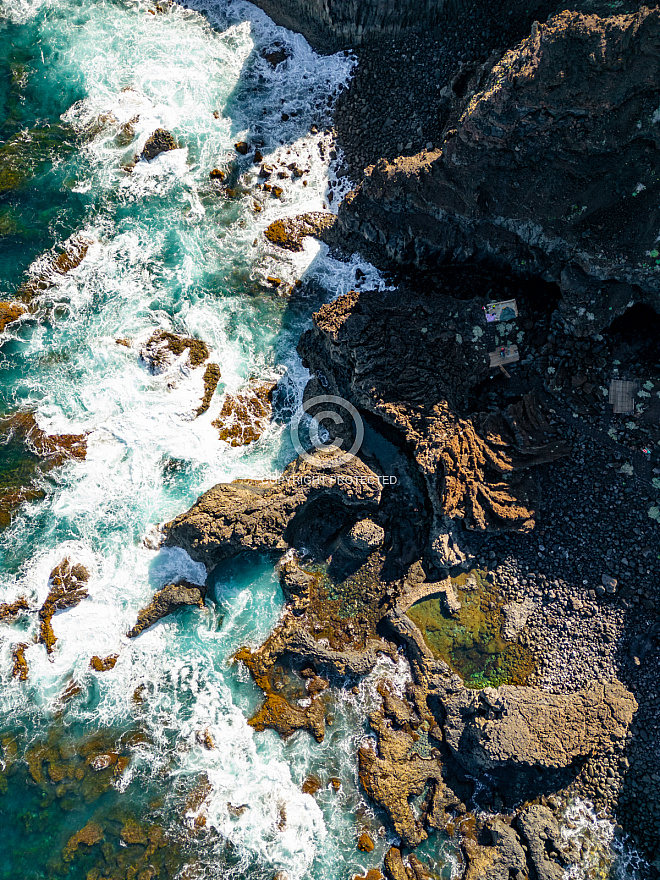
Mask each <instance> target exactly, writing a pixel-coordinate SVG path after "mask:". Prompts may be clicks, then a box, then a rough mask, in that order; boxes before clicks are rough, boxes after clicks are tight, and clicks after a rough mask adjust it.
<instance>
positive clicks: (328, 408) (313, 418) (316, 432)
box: [289, 394, 364, 468]
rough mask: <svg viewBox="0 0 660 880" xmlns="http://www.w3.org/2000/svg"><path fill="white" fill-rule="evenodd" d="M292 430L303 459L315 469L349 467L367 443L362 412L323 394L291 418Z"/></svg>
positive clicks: (298, 451) (340, 399) (293, 438)
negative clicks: (365, 442) (347, 465)
mask: <svg viewBox="0 0 660 880" xmlns="http://www.w3.org/2000/svg"><path fill="white" fill-rule="evenodd" d="M289 430H290V432H291V441H292V443H293V446H294V448H295V450H296V452H297V453H298V455H299V456H300V458H302V459H303V460H304V461H306V462H308V463H309V464H311V465H313V466H314V467H324V468H325V467H328V466H330V467H341V466H342V465H345V464H348V462H349V461H351V460H352V459H353V458H355V456H356V455H357V453H358V452H359V451H360V447H361V446H362V441H363V440H364V423H363V421H362V417H361V416H360V413H359V412H358V411H357V409H356V408H355V407H354V406H353V404H352V403H349V402H348V400H344V398H343V397H338V396H337V395H335V394H321V395H319V396H318V397H312V398H310V399H309V400H306V401H304V402H303V405H302V406H301V407H300V409H299V410H298V411H297V412H296V413H295V414H294V416H293V418H292V419H291V425H290V429H289ZM322 433H323V436H322ZM306 440H307V441H308V442H305V441H306ZM349 444H350V445H349ZM318 452H321V453H324V455H323V457H319V456H318V455H315V454H314V453H318Z"/></svg>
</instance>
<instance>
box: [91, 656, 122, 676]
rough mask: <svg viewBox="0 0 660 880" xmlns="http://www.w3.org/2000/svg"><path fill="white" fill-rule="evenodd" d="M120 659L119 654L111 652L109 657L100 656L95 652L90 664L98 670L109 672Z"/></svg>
mask: <svg viewBox="0 0 660 880" xmlns="http://www.w3.org/2000/svg"><path fill="white" fill-rule="evenodd" d="M118 659H119V654H109V655H108V656H107V657H98V656H97V655H96V654H95V655H94V656H93V657H92V659H91V660H90V661H89V665H90V667H91V668H92V669H94V670H95V671H96V672H107V671H108V670H109V669H114V668H115V663H116V662H117V660H118Z"/></svg>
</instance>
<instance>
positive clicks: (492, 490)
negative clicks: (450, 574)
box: [298, 290, 567, 567]
mask: <svg viewBox="0 0 660 880" xmlns="http://www.w3.org/2000/svg"><path fill="white" fill-rule="evenodd" d="M482 306H483V301H481V300H479V299H478V298H475V299H474V300H469V301H464V302H457V301H456V300H454V299H452V298H450V297H448V296H444V295H441V294H438V293H435V294H428V295H421V294H413V293H406V292H404V291H402V290H395V291H390V292H388V291H372V290H364V291H361V292H356V291H351V292H350V293H348V294H346V295H344V296H341V297H339V298H338V299H337V300H335V301H334V302H332V303H329V304H328V305H324V306H323V307H322V308H321V309H320V310H319V312H318V313H317V314H315V315H314V326H313V328H312V329H311V330H309V331H307V332H306V333H305V334H304V335H303V336H302V338H301V340H300V343H299V346H298V350H299V352H300V354H301V355H302V357H303V358H304V361H305V363H306V364H307V365H308V366H309V368H310V369H311V370H312V371H314V372H315V373H316V374H317V376H318V378H317V379H316V380H313V382H314V381H315V382H316V384H315V385H314V386H313V387H314V388H315V389H316V388H317V387H318V383H319V382H320V385H321V387H322V389H323V390H324V392H325V393H326V394H332V395H338V396H340V397H343V398H345V399H346V400H348V401H350V402H351V403H352V404H353V405H354V406H356V407H357V408H358V409H359V410H362V411H366V412H367V413H370V414H372V415H373V416H375V417H377V418H378V420H379V421H380V422H381V423H382V424H383V425H384V430H386V431H389V432H390V433H391V434H393V436H395V437H396V438H397V442H398V443H400V444H402V445H403V446H404V447H405V448H406V449H407V450H409V451H410V452H411V453H412V455H413V457H414V461H415V463H416V465H417V468H418V469H419V471H420V472H421V474H422V475H423V478H424V481H425V483H426V488H427V494H428V498H429V501H430V503H431V506H432V510H433V522H432V525H431V534H430V540H429V546H430V551H431V553H432V554H433V556H434V558H435V560H436V562H437V564H438V565H439V566H441V567H450V566H452V565H455V564H457V563H460V562H462V561H464V559H465V555H464V552H463V550H462V549H461V539H460V536H459V534H458V530H457V524H458V523H462V524H463V525H464V526H465V527H466V528H468V529H475V530H485V529H489V530H495V531H498V530H506V529H516V530H523V531H524V530H528V529H530V528H532V527H533V523H534V516H535V509H536V504H537V499H536V498H535V492H534V487H533V485H532V484H531V482H530V481H529V480H528V479H526V477H525V471H526V470H527V468H529V467H530V466H531V465H535V464H539V463H542V462H547V461H551V460H553V459H554V458H557V457H559V456H561V455H564V454H566V452H567V448H566V446H565V445H564V444H563V443H562V442H561V441H560V440H559V439H558V438H557V437H553V435H552V431H551V429H550V425H549V424H548V423H547V422H546V420H545V418H544V417H543V415H542V413H541V412H540V411H539V409H538V407H537V405H536V402H535V400H534V398H533V397H532V396H529V395H528V396H526V397H525V398H523V400H522V401H521V402H520V403H519V404H516V405H515V406H510V407H509V408H508V409H507V410H506V411H505V412H500V413H497V414H488V415H481V414H476V415H473V416H471V417H465V418H464V417H461V416H459V414H458V410H459V408H460V407H462V406H464V405H465V402H466V396H467V394H468V392H469V391H470V389H471V388H472V387H474V386H475V385H476V384H477V382H478V381H480V380H481V379H483V378H485V377H486V376H487V375H488V366H487V345H488V343H487V336H486V335H485V333H484V330H483V327H484V326H485V322H484V318H483V311H482ZM310 384H311V383H310ZM306 393H307V392H306ZM310 393H311V392H310ZM314 393H316V391H315V392H314ZM312 414H313V413H312ZM324 424H325V423H324ZM326 427H328V429H330V430H336V425H334V424H333V423H332V422H328V423H327V425H326Z"/></svg>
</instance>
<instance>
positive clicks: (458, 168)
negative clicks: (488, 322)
mask: <svg viewBox="0 0 660 880" xmlns="http://www.w3.org/2000/svg"><path fill="white" fill-rule="evenodd" d="M459 92H460V94H461V97H460V98H459V97H458V96H457V95H455V107H454V110H453V112H452V113H451V115H450V121H449V123H448V124H447V126H446V128H445V132H444V137H443V142H442V144H441V148H440V149H438V150H434V151H430V152H422V153H420V154H418V155H417V156H413V157H403V158H399V159H397V160H395V161H393V162H387V161H384V160H382V161H381V162H379V163H378V164H376V165H375V166H373V167H371V168H370V169H367V174H366V176H365V179H364V181H363V182H362V183H361V185H360V186H359V187H358V189H357V191H355V192H354V193H353V194H352V195H350V196H349V197H348V198H347V199H346V200H345V203H344V205H343V206H342V209H341V210H340V217H339V222H340V226H341V228H342V229H343V231H344V232H345V233H346V234H347V236H348V237H350V239H351V242H352V246H353V247H355V237H356V234H357V235H358V236H360V237H362V239H363V240H365V242H369V243H372V244H376V245H377V246H378V247H379V248H380V249H381V250H382V251H383V252H384V253H385V255H386V256H387V257H389V258H390V259H393V260H395V261H398V262H400V263H403V264H411V265H416V266H419V267H429V266H435V265H438V264H441V263H444V262H450V261H453V262H455V261H471V260H475V259H476V260H482V261H484V262H488V263H491V264H496V265H501V266H506V267H507V268H508V269H513V270H514V271H515V272H517V273H520V274H523V275H536V276H541V277H544V278H545V279H546V280H548V281H555V282H557V283H558V284H559V285H560V287H561V290H562V292H563V300H562V302H561V305H560V309H561V312H562V314H563V316H564V317H565V318H566V320H567V321H569V323H570V324H571V325H572V326H573V328H574V329H575V330H576V332H578V333H584V334H587V333H597V332H598V331H599V330H601V329H603V328H604V327H606V326H608V325H609V323H611V321H612V320H613V319H614V318H615V317H616V316H617V315H619V314H621V313H622V312H623V311H625V309H626V308H628V307H629V306H630V305H631V304H632V303H634V302H640V301H641V302H646V303H647V304H648V305H650V306H652V307H653V308H655V309H656V310H658V311H660V273H659V272H658V265H657V264H656V260H657V259H658V248H657V236H658V234H659V233H660V176H659V175H658V171H659V169H660V112H659V110H660V10H658V9H657V8H656V9H653V10H649V9H648V8H646V7H642V8H641V9H640V10H639V11H638V12H637V13H635V14H631V15H619V16H612V17H609V18H600V17H598V16H595V15H583V14H579V13H577V12H563V13H561V14H560V15H558V16H556V17H555V18H553V19H551V20H550V21H549V22H548V23H546V24H542V25H539V24H538V23H535V24H534V26H533V27H532V33H531V35H530V36H529V37H528V38H527V39H526V40H524V41H523V42H522V43H521V44H520V45H519V46H517V47H516V48H515V49H513V50H511V51H509V52H507V53H506V54H505V55H504V57H502V58H501V59H500V60H497V57H494V58H493V59H491V61H490V62H488V63H486V64H485V65H483V66H481V67H480V68H479V69H477V70H476V71H475V72H474V75H473V77H472V79H471V81H469V82H468V83H463V84H462V85H461V88H460V89H459Z"/></svg>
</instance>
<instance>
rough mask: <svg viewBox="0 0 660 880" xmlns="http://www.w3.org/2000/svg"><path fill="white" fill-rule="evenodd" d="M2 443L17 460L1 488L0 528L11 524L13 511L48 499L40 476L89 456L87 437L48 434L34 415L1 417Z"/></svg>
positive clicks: (6, 472)
mask: <svg viewBox="0 0 660 880" xmlns="http://www.w3.org/2000/svg"><path fill="white" fill-rule="evenodd" d="M0 444H2V446H3V447H4V448H5V449H6V450H7V452H9V453H10V455H9V456H8V458H9V460H10V461H11V459H12V458H14V456H15V458H16V459H17V464H16V466H15V467H7V468H6V469H3V470H4V474H3V485H2V487H0V528H6V527H7V526H9V524H10V523H11V519H12V514H13V512H14V511H15V510H16V509H17V508H19V507H20V506H21V505H22V504H24V503H27V502H30V501H37V500H39V499H41V498H43V497H44V496H45V491H44V489H43V488H42V486H41V485H40V482H39V477H40V476H41V475H42V474H45V473H48V471H50V470H52V469H53V468H56V467H59V466H60V465H62V464H64V463H65V462H66V461H67V460H68V459H70V458H77V459H83V458H85V456H86V454H87V436H86V435H85V434H46V433H45V431H42V430H41V428H39V426H38V425H37V422H36V419H35V417H34V413H32V412H18V413H14V414H13V415H11V416H4V417H0Z"/></svg>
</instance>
